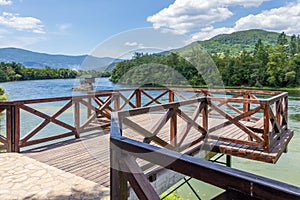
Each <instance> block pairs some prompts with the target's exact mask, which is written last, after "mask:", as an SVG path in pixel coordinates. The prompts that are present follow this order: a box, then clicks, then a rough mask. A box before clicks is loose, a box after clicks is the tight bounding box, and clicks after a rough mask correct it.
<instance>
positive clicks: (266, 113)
mask: <svg viewBox="0 0 300 200" xmlns="http://www.w3.org/2000/svg"><path fill="white" fill-rule="evenodd" d="M182 91H187V90H185V89H182V90H181V91H179V90H178V89H177V90H175V89H172V90H169V92H168V93H169V102H172V101H174V95H176V97H177V98H181V99H185V100H184V101H180V102H175V103H167V104H160V105H154V106H148V104H146V105H147V107H146V108H135V109H132V110H129V111H121V112H118V114H117V116H116V118H117V119H116V121H118V123H119V124H117V125H115V126H116V127H117V126H118V127H119V129H120V131H119V132H120V133H121V134H122V133H123V132H124V130H125V129H130V130H129V131H125V132H131V135H130V136H128V134H127V135H126V133H125V134H123V135H124V136H127V137H129V138H134V139H137V138H138V137H136V136H134V135H133V133H136V135H139V136H141V137H142V138H141V137H139V138H140V140H141V141H144V142H147V143H149V142H151V141H152V142H153V143H156V144H157V145H159V146H161V147H164V148H168V149H172V150H174V149H177V150H183V149H185V148H187V147H189V146H191V145H193V144H195V143H197V142H199V141H201V140H203V139H204V138H205V137H206V135H207V134H208V138H209V139H212V140H218V141H223V142H230V143H234V144H241V145H247V146H251V147H255V148H262V149H263V151H265V152H270V148H271V147H272V145H273V144H274V143H275V142H276V141H277V139H278V138H280V136H281V134H282V133H283V131H284V130H286V129H287V97H288V96H287V93H280V92H265V91H240V90H225V92H227V93H228V92H230V94H231V95H232V97H223V96H220V95H218V94H217V93H220V92H224V90H212V91H208V90H198V91H197V93H196V95H193V96H192V97H190V98H191V99H189V98H187V97H185V96H184V95H182V94H181V93H180V92H182ZM163 94H165V93H163ZM201 94H203V97H200V98H199V97H198V98H195V97H197V96H200V95H201ZM221 94H222V93H221ZM256 95H270V97H268V98H265V99H263V98H258V97H257V96H256ZM271 95H275V96H271ZM218 96H219V97H218ZM186 99H189V100H186ZM155 100H156V101H157V102H156V103H160V102H159V101H158V100H159V98H156V99H155ZM157 113H160V114H157ZM151 114H152V115H151ZM145 115H146V117H145ZM149 115H151V116H152V117H151V116H150V117H149ZM135 116H139V117H135ZM143 116H144V120H143V121H142V122H140V123H138V122H137V121H140V120H141V118H143ZM157 117H158V118H157ZM154 118H157V119H158V120H154ZM147 120H148V121H147ZM153 121H156V122H155V123H154V124H153ZM197 121H198V122H197ZM167 123H168V125H167ZM179 123H180V124H182V123H185V124H184V125H183V126H181V127H180V130H179V129H178V126H179V125H178V124H179ZM145 124H148V125H149V124H152V126H151V127H148V128H145ZM229 125H234V126H235V127H237V128H238V130H240V131H242V132H243V133H244V135H247V138H246V139H245V138H244V137H242V136H239V137H238V136H237V137H232V134H231V135H228V134H227V137H226V134H224V133H222V134H219V133H218V134H215V133H216V132H218V131H219V132H220V130H224V132H226V127H227V126H229ZM124 127H125V128H124ZM166 128H167V129H168V130H167V131H166ZM192 128H193V130H194V131H191V129H192ZM162 129H163V130H162ZM195 131H196V132H197V133H195ZM166 132H168V135H169V136H168V138H166V137H165V135H166ZM190 132H192V136H191V137H192V140H190V141H189V142H187V143H185V144H184V140H186V139H187V138H188V135H189V133H190ZM163 137H164V138H163Z"/></svg>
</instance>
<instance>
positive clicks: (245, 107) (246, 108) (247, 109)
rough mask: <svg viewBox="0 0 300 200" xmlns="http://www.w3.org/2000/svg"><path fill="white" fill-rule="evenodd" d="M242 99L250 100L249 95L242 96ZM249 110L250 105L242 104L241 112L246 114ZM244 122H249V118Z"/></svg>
mask: <svg viewBox="0 0 300 200" xmlns="http://www.w3.org/2000/svg"><path fill="white" fill-rule="evenodd" d="M244 99H250V96H249V94H244V95H243V100H244ZM249 110H250V104H249V103H243V112H244V113H246V112H248V111H249ZM244 121H249V118H245V119H244Z"/></svg>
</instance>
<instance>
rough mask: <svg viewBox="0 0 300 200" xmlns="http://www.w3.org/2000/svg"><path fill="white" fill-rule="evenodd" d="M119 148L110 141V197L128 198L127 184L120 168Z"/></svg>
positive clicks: (114, 198)
mask: <svg viewBox="0 0 300 200" xmlns="http://www.w3.org/2000/svg"><path fill="white" fill-rule="evenodd" d="M120 160H121V149H119V147H117V146H115V145H114V144H112V143H110V185H112V186H113V187H110V199H112V200H119V199H127V198H128V185H127V180H126V177H125V174H124V172H122V171H121V169H120V164H119V161H120Z"/></svg>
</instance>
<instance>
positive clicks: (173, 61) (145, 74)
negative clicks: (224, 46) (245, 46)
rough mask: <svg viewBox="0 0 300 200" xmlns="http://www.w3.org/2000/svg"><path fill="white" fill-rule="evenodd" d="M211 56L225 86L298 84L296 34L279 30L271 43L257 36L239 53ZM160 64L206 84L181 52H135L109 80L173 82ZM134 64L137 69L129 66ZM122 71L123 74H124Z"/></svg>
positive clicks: (195, 82)
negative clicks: (274, 40)
mask: <svg viewBox="0 0 300 200" xmlns="http://www.w3.org/2000/svg"><path fill="white" fill-rule="evenodd" d="M185 51H186V50H185ZM210 56H211V58H212V59H213V61H214V62H215V64H216V66H217V68H218V70H219V72H220V75H221V76H222V79H223V82H224V85H226V86H256V87H262V86H270V87H295V86H299V85H300V37H299V36H295V35H293V36H291V37H290V36H287V35H286V34H285V33H281V34H280V35H278V38H277V41H276V44H274V45H270V44H264V42H263V41H262V40H261V39H258V40H257V42H256V44H255V47H254V49H252V50H251V51H247V50H243V51H242V52H241V53H240V54H239V55H234V54H231V53H230V50H227V51H225V52H224V53H215V54H210ZM149 63H152V64H153V63H155V64H157V65H159V67H157V66H156V67H155V68H158V70H157V69H156V71H151V67H150V68H149ZM146 64H148V70H143V65H146ZM153 66H154V65H153ZM163 66H169V67H171V68H173V69H175V70H173V71H177V72H179V73H180V74H182V75H183V76H184V77H185V78H186V80H188V81H189V83H190V84H191V85H193V86H203V85H206V83H205V81H204V80H205V79H204V78H203V77H202V75H203V74H202V73H201V71H197V70H196V68H195V67H194V66H193V65H192V64H191V63H189V62H188V61H187V60H186V59H184V58H182V57H181V56H180V52H179V53H168V54H166V53H164V54H151V55H149V54H141V53H136V54H135V56H134V57H133V59H131V60H126V61H122V62H119V63H117V64H116V65H115V67H114V69H113V71H112V75H111V78H110V80H111V81H113V82H115V83H116V82H118V83H121V84H139V83H140V82H145V80H144V79H150V78H153V77H157V78H159V79H163V80H166V81H165V83H166V84H174V81H176V78H175V79H174V78H172V80H170V77H171V76H172V74H169V73H168V71H167V68H166V67H163ZM133 68H136V69H135V70H131V69H133ZM139 68H140V69H139ZM144 69H145V68H144ZM153 70H155V69H153ZM124 74H126V76H123V75H124ZM124 77H125V78H124ZM212 78H213V77H212ZM150 81H151V80H149V81H148V82H150ZM154 82H155V80H154ZM176 83H177V84H180V83H178V82H176ZM153 84H154V85H155V83H153Z"/></svg>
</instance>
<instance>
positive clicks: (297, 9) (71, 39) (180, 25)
mask: <svg viewBox="0 0 300 200" xmlns="http://www.w3.org/2000/svg"><path fill="white" fill-rule="evenodd" d="M144 27H154V28H168V29H170V30H171V31H173V33H174V34H178V35H181V34H183V35H185V36H188V37H190V38H192V39H194V40H205V39H209V38H211V37H213V36H215V35H217V34H221V33H231V32H234V31H239V30H246V29H252V28H260V29H265V30H270V31H278V32H282V31H285V32H286V33H288V34H296V35H298V34H300V0H223V1H219V0H0V47H19V48H24V49H29V50H32V51H38V52H45V53H51V54H67V55H80V54H88V53H90V52H91V51H92V50H93V49H94V48H95V47H97V45H98V44H99V43H101V42H103V41H104V40H106V39H107V38H110V37H111V36H113V35H116V34H118V33H120V32H124V31H129V30H132V29H138V28H144ZM128 42H131V43H130V45H134V42H133V41H128ZM128 44H129V43H128Z"/></svg>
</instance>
